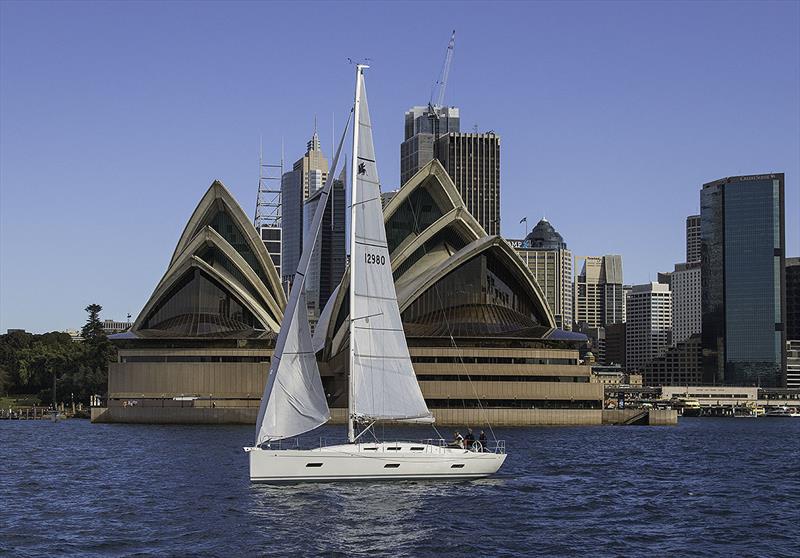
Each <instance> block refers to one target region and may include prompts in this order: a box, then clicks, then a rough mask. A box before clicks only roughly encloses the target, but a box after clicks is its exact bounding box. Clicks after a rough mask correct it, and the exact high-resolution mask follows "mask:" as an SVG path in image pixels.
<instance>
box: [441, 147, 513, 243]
mask: <svg viewBox="0 0 800 558" xmlns="http://www.w3.org/2000/svg"><path fill="white" fill-rule="evenodd" d="M437 146H438V147H437V149H438V153H439V154H438V159H439V160H440V161H441V163H442V165H444V168H445V169H447V174H449V175H450V178H451V179H452V180H453V183H454V184H455V185H456V189H458V192H459V194H461V199H462V200H464V205H465V206H466V207H467V210H469V212H470V213H472V216H473V217H475V219H477V220H478V223H480V224H481V226H482V227H483V229H484V230H485V231H486V232H487V233H488V234H490V235H491V234H500V136H499V135H497V134H495V133H494V132H487V133H482V134H478V133H474V134H466V133H456V132H452V133H449V134H447V135H445V136H442V137H441V138H439V141H438V142H437Z"/></svg>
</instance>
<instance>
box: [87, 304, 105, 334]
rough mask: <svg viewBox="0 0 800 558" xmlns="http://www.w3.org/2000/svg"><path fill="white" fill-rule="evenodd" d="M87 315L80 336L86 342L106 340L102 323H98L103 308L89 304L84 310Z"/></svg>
mask: <svg viewBox="0 0 800 558" xmlns="http://www.w3.org/2000/svg"><path fill="white" fill-rule="evenodd" d="M85 310H86V311H87V312H88V313H89V317H88V318H86V324H85V325H84V326H83V328H81V335H82V336H83V338H84V339H85V340H86V341H89V342H94V341H99V340H101V339H105V338H106V332H105V331H103V323H102V322H101V321H100V312H102V310H103V307H102V306H100V305H99V304H90V305H89V306H87V307H86V308H85Z"/></svg>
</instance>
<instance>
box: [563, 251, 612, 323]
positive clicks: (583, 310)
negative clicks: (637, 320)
mask: <svg viewBox="0 0 800 558" xmlns="http://www.w3.org/2000/svg"><path fill="white" fill-rule="evenodd" d="M579 262H582V266H581V272H580V274H578V275H577V276H576V277H575V284H574V289H573V305H572V308H573V315H574V322H575V323H576V324H582V323H583V324H587V325H588V326H589V327H601V326H606V325H609V324H616V323H621V322H624V321H625V318H624V302H623V301H624V293H623V287H622V256H616V255H611V256H577V257H576V258H575V269H576V270H577V269H578V265H579Z"/></svg>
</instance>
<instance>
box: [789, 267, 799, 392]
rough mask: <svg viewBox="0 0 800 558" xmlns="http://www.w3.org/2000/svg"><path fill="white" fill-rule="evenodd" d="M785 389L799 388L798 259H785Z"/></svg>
mask: <svg viewBox="0 0 800 558" xmlns="http://www.w3.org/2000/svg"><path fill="white" fill-rule="evenodd" d="M786 387H789V388H800V258H786Z"/></svg>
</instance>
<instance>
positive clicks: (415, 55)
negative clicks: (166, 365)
mask: <svg viewBox="0 0 800 558" xmlns="http://www.w3.org/2000/svg"><path fill="white" fill-rule="evenodd" d="M318 8H319V9H320V12H321V14H322V15H323V16H324V15H325V13H326V11H327V10H329V9H330V10H331V11H330V13H331V14H333V13H334V11H335V10H333V9H332V8H328V7H326V6H325V5H322V4H321V5H319V6H318ZM225 9H226V16H227V17H226V18H225V20H224V21H219V18H217V17H216V16H218V15H219V13H220V10H223V8H222V7H218V6H214V5H198V6H196V7H195V9H194V10H193V11H192V22H193V24H194V25H193V26H189V28H188V29H187V28H181V25H180V22H181V21H182V20H183V19H184V18H185V16H186V14H187V12H186V11H185V10H182V9H180V7H178V6H174V5H173V6H164V7H160V8H156V7H154V6H148V5H133V4H131V5H118V6H116V7H115V10H114V14H110V13H108V11H106V10H96V9H93V8H92V6H91V5H76V4H70V5H66V6H64V5H58V4H45V3H41V4H39V3H37V4H32V5H21V4H9V3H4V4H3V5H2V6H1V7H0V11H1V12H2V16H3V17H2V18H0V20H1V21H2V33H0V35H1V36H2V39H1V40H2V49H0V51H2V54H0V56H2V58H0V62H2V64H1V65H2V68H3V80H2V86H0V111H1V112H0V116H1V117H2V118H0V120H1V121H2V122H3V124H2V126H0V138H1V139H2V142H0V143H1V144H2V152H1V157H2V165H0V167H2V169H1V170H0V182H1V183H2V193H1V194H0V212H1V214H0V251H1V252H2V259H3V265H2V268H1V269H0V291H2V292H1V293H0V331H5V329H7V328H25V329H28V330H31V331H47V330H54V329H66V328H74V327H75V326H76V325H79V324H80V322H81V320H82V317H83V316H82V313H83V311H82V309H83V307H84V306H86V305H87V304H89V303H91V302H98V303H100V304H102V305H103V307H104V312H103V317H104V318H113V319H117V320H120V319H122V318H123V317H124V316H125V315H126V314H128V313H129V312H130V313H133V314H135V313H136V312H137V310H138V309H140V308H141V307H142V306H143V304H144V303H145V302H146V298H147V296H148V295H149V292H150V289H151V287H152V285H153V284H155V283H156V282H157V280H158V278H159V277H160V276H161V274H162V273H163V269H164V268H165V266H166V264H167V262H168V260H169V256H170V254H171V248H172V246H173V245H174V242H175V241H176V240H177V239H178V238H179V236H180V228H181V226H182V224H183V223H184V222H185V220H186V218H187V217H188V216H189V214H190V212H191V210H192V207H190V206H187V204H186V202H185V200H186V199H190V200H191V199H196V198H197V197H198V196H199V195H201V194H202V192H201V191H200V190H199V189H198V188H200V187H201V186H204V185H207V184H209V183H211V181H213V179H215V178H219V179H220V180H222V181H223V182H224V183H225V184H226V185H227V186H228V187H229V188H230V189H231V192H232V193H233V194H234V196H235V197H236V199H237V200H238V201H239V202H240V203H241V204H242V205H243V206H244V208H245V210H246V211H248V212H249V211H250V210H251V208H252V206H253V205H254V203H255V195H256V184H257V179H258V174H257V172H258V167H257V153H258V136H259V134H260V133H261V134H262V135H263V136H264V143H265V159H266V160H267V161H273V160H275V159H276V158H279V157H280V143H281V138H282V137H283V138H284V145H285V151H286V156H285V160H286V161H292V160H294V159H295V158H296V157H297V156H299V155H300V154H301V150H302V146H303V145H305V143H306V141H307V139H308V137H309V136H310V134H311V132H312V129H313V116H314V113H316V114H318V115H319V117H320V136H321V141H322V143H323V145H322V150H323V152H324V153H325V154H326V155H327V156H330V151H331V147H332V146H331V142H330V139H329V138H330V131H331V130H330V114H331V112H333V113H334V114H335V118H336V122H337V126H338V127H340V126H341V125H342V123H343V120H344V117H345V116H346V112H347V107H348V106H349V104H350V102H351V97H352V92H351V91H350V85H351V84H350V80H349V77H350V72H351V68H350V67H349V66H347V64H346V61H345V60H346V58H347V57H348V56H350V57H358V56H359V55H363V56H369V57H372V58H373V59H374V61H373V62H372V65H373V68H372V69H371V70H370V72H371V85H372V89H371V96H370V101H371V108H372V110H373V114H374V122H375V126H376V134H375V139H376V150H377V156H378V159H379V162H380V166H381V169H382V171H383V172H382V176H383V177H384V181H383V187H384V190H394V189H396V188H397V187H398V186H399V185H400V180H399V161H398V156H397V153H398V149H399V145H400V143H401V142H402V139H403V118H404V112H405V111H406V110H408V107H410V106H414V105H419V104H421V103H424V102H425V101H426V100H427V98H428V94H429V92H430V87H431V85H432V83H433V81H434V80H435V79H436V77H437V73H438V69H439V66H440V64H441V60H442V59H443V57H444V51H445V46H446V43H447V38H448V34H449V27H450V25H449V24H448V25H447V26H443V27H442V28H441V29H439V30H437V31H436V32H430V31H426V32H424V33H422V32H420V34H419V39H418V40H417V41H407V35H408V33H413V32H417V29H416V27H415V26H413V25H411V24H409V25H408V26H406V27H401V26H399V24H395V25H394V26H389V27H387V28H382V29H381V30H380V33H379V32H378V31H377V30H376V27H377V26H379V24H381V23H385V22H386V21H389V20H390V18H392V17H393V14H397V13H400V12H401V11H402V6H399V5H390V6H387V7H385V8H382V9H376V8H372V7H367V6H365V7H364V9H363V10H361V11H362V12H363V15H364V17H365V18H367V19H368V20H369V21H372V22H374V23H375V24H376V25H372V26H368V27H370V28H371V30H370V31H369V32H367V33H366V34H365V35H364V36H363V37H362V40H363V42H361V43H357V42H355V40H354V39H352V38H350V37H339V35H341V34H335V35H334V34H331V31H330V30H326V31H324V32H323V31H322V30H325V29H327V26H329V25H330V24H331V20H330V18H328V17H320V18H319V19H320V20H321V21H320V22H314V21H312V22H310V23H309V25H310V29H309V35H310V36H318V37H319V40H318V41H310V43H311V44H301V43H302V41H296V40H295V43H296V45H295V46H296V47H297V49H296V50H297V52H289V51H287V50H286V49H282V48H274V47H275V46H276V45H278V46H279V45H280V44H281V41H283V42H284V43H285V44H289V43H290V35H288V34H287V32H285V31H283V30H281V29H277V27H279V26H277V25H275V27H276V28H275V29H272V30H273V31H275V33H273V35H274V36H275V39H269V38H268V37H267V36H266V35H268V34H267V33H265V36H264V37H262V36H260V35H257V32H263V29H262V28H261V26H260V24H259V22H258V20H259V18H261V19H262V20H264V19H267V20H269V21H270V22H271V23H274V22H276V21H278V20H282V19H290V18H291V17H292V14H295V13H296V12H298V11H301V10H300V9H299V8H296V7H291V6H286V5H277V6H276V5H236V6H234V7H233V9H228V8H225ZM509 10H510V11H516V12H518V15H519V17H518V18H513V17H511V18H509V17H508V14H507V13H506V14H505V15H504V17H503V18H500V17H499V16H494V15H492V14H486V13H484V12H483V11H482V10H480V9H476V7H474V6H460V7H459V10H458V13H454V14H452V16H453V17H452V19H453V22H452V27H455V28H456V29H457V30H458V39H457V43H456V47H455V56H454V61H453V68H452V71H451V74H450V84H449V86H448V92H447V96H446V98H445V103H446V104H448V105H450V104H452V105H454V106H458V107H459V108H460V110H461V119H462V121H463V122H462V129H464V130H471V129H472V127H473V125H478V127H479V129H480V130H488V129H493V130H495V131H496V132H497V133H498V134H500V135H501V136H502V138H503V159H502V165H501V183H502V191H501V219H502V221H501V232H502V234H503V235H504V236H505V237H508V238H520V237H521V236H523V231H522V225H518V224H517V223H518V222H519V221H520V219H521V218H523V217H528V220H529V221H530V222H532V223H533V222H536V221H537V220H538V219H539V217H542V216H546V217H547V218H548V219H549V220H551V221H552V222H553V223H554V225H555V226H556V228H557V229H558V230H559V232H561V233H562V234H563V236H564V238H565V240H566V241H567V242H568V243H569V245H570V247H571V248H572V249H573V251H574V252H575V253H580V254H621V255H622V256H623V261H624V262H625V279H626V283H630V284H640V283H646V282H648V280H651V279H655V277H656V273H657V272H658V271H659V270H665V269H671V268H672V265H673V264H674V263H675V262H681V261H683V260H684V259H685V257H684V256H683V254H684V253H685V237H684V227H683V225H684V222H685V219H686V217H687V216H689V215H693V214H697V213H699V210H700V207H699V206H700V203H699V200H700V189H701V187H702V184H703V183H705V182H708V181H710V180H714V179H716V178H719V177H721V176H735V175H750V174H762V173H771V172H781V173H785V174H786V187H785V188H786V190H785V192H786V255H787V257H792V256H797V255H798V252H799V251H800V250H799V249H798V237H799V236H800V234H799V233H798V219H797V216H798V211H797V208H798V205H800V204H799V202H798V188H797V185H798V176H800V157H799V156H798V155H797V153H798V152H800V143H799V142H800V140H798V139H797V136H798V119H799V118H800V112H799V109H798V104H800V103H798V99H799V98H800V86H799V83H798V82H800V79H798V69H797V68H798V65H799V64H798V62H800V60H799V56H798V52H797V51H798V49H797V48H796V47H797V44H798V31H797V27H798V25H797V23H798V21H800V10H799V9H798V7H797V5H791V4H790V5H785V4H766V5H764V4H760V5H759V7H756V5H755V4H752V5H750V4H736V5H730V4H725V5H721V6H714V5H710V4H698V5H694V6H691V7H685V6H684V7H682V8H681V9H677V8H672V7H670V6H668V5H665V4H649V5H648V6H647V8H645V7H643V6H641V5H626V7H625V9H623V8H622V7H621V5H618V4H617V5H615V4H603V5H600V6H592V5H591V4H584V5H581V6H556V5H550V4H536V5H527V6H525V5H523V6H515V5H513V4H510V5H508V10H506V12H508V11H509ZM343 11H344V12H346V13H347V12H349V11H350V10H343ZM384 12H386V15H382V14H383V13H384ZM156 13H157V14H158V17H156V15H155V14H156ZM523 16H526V17H523ZM116 17H125V18H128V19H130V20H131V21H132V23H134V24H132V25H130V26H128V27H127V29H137V28H138V29H140V28H144V27H147V28H148V29H149V31H148V33H149V35H147V36H146V37H143V38H142V37H139V36H138V32H137V33H134V32H133V31H126V30H123V31H122V35H117V30H115V28H114V21H115V19H116ZM337 17H342V18H344V17H345V16H344V15H341V14H340V15H338V16H337ZM140 19H141V20H142V24H141V25H137V24H135V22H136V21H138V20H140ZM395 19H398V18H395ZM515 19H518V20H519V22H518V23H517V22H514V20H515ZM250 20H252V21H250ZM153 21H157V22H158V23H157V24H155V26H153V24H152V22H153ZM547 21H551V22H552V21H565V22H569V24H570V30H571V31H572V33H571V34H570V37H569V40H568V41H564V40H563V39H562V38H561V37H560V33H559V32H557V31H556V30H550V29H548V25H547V24H546V22H547ZM65 22H67V23H68V25H64V23H65ZM145 22H147V23H146V24H145ZM598 22H599V26H598ZM678 22H680V27H681V32H682V39H681V41H680V42H678V41H675V40H674V35H673V34H668V36H660V35H659V34H658V33H655V32H653V26H656V28H657V29H659V30H664V29H667V28H669V27H673V28H677V27H676V26H677V25H678ZM333 23H336V20H335V19H334V21H333ZM503 23H505V24H507V25H511V28H510V29H508V30H507V32H506V31H503V29H504V28H503V26H502V25H501V24H503ZM527 24H530V25H531V26H532V27H533V30H532V31H533V32H531V33H530V36H529V35H527V33H526V34H525V35H524V36H523V35H521V33H522V29H523V28H524V27H525V25H527ZM745 24H746V25H747V28H748V29H749V30H750V31H751V33H749V34H740V35H739V36H737V41H736V42H735V43H734V44H731V43H726V44H725V45H722V44H719V43H717V42H715V41H714V40H713V34H709V33H707V30H708V29H709V28H710V27H711V26H712V25H715V26H719V27H720V28H727V27H736V26H741V25H745ZM332 27H333V28H335V27H336V25H333V26H332ZM365 27H367V26H365ZM551 27H557V26H551ZM211 29H213V30H214V32H215V33H214V39H213V40H211V39H208V38H207V37H208V36H209V33H208V32H209V31H210V30H211ZM237 29H239V30H242V29H243V30H245V31H246V32H244V33H238V34H237V33H234V31H236V30H237ZM112 30H113V33H112ZM316 30H320V33H319V34H317V33H314V31H316ZM501 31H503V32H502V33H501ZM126 33H130V36H128V35H126ZM515 33H516V35H515ZM487 34H488V35H489V36H496V37H497V41H495V42H494V43H492V44H489V45H487V43H486V41H485V37H486V36H487ZM615 34H621V35H623V36H624V40H623V39H622V38H620V39H613V38H611V36H612V35H615ZM74 36H81V41H80V42H74V41H72V40H71V37H74ZM220 36H221V37H222V38H219V37H220ZM232 37H235V38H236V41H233V39H232ZM556 37H558V38H560V39H562V40H561V41H560V42H559V41H556V40H554V39H555V38H556ZM333 38H336V39H337V40H339V41H340V43H337V44H336V45H334V47H332V48H326V49H325V52H324V54H323V55H320V54H319V53H318V54H317V66H320V68H321V69H320V72H315V73H313V74H310V75H308V76H305V75H302V73H301V72H299V71H295V70H293V65H294V64H295V63H298V64H299V63H300V61H302V60H304V59H305V58H307V57H308V56H309V53H310V52H312V51H321V50H322V49H321V48H320V46H321V45H323V44H325V45H327V44H328V43H329V42H330V40H331V39H333ZM145 39H146V40H145ZM381 39H382V40H381ZM404 39H406V40H404ZM237 41H240V42H237ZM240 43H241V44H240ZM411 43H414V44H411ZM398 44H403V45H404V48H406V47H407V50H408V51H410V52H408V51H404V52H402V53H394V50H401V49H395V47H396V46H397V45H398ZM552 44H557V45H558V48H555V47H552V48H551V46H550V45H552ZM630 44H636V45H638V46H639V47H641V48H639V49H638V50H636V49H634V51H631V50H630ZM187 45H188V46H187ZM589 45H598V46H597V47H596V48H594V49H589V48H588V46H589ZM54 47H57V48H54ZM645 47H646V48H645ZM481 49H484V50H485V52H482V50H481ZM519 49H525V50H524V52H525V54H526V55H528V58H527V59H525V60H523V61H522V62H517V63H515V64H507V63H505V62H504V63H502V64H499V65H498V64H497V60H501V61H502V60H504V59H507V60H516V58H517V55H518V53H519ZM103 51H105V52H103ZM698 52H699V53H702V54H703V56H699V57H698V56H694V55H695V54H697V53H698ZM254 58H255V59H256V61H258V59H260V60H261V61H262V67H263V68H266V69H267V70H268V69H269V68H270V67H271V66H270V65H271V64H273V65H275V66H276V69H275V72H276V74H278V75H280V74H283V75H286V77H288V78H291V79H281V80H279V81H280V83H281V84H282V87H281V88H278V89H277V90H275V89H274V88H273V90H272V91H266V87H267V85H268V84H270V83H271V81H274V80H271V79H269V72H268V71H267V70H263V71H262V70H259V69H258V68H257V69H256V70H254V69H253V66H254V64H253V62H254ZM278 62H280V63H279V64H278ZM33 68H35V71H33V70H32V69H33ZM486 75H491V76H493V79H491V80H486V79H485V78H484V76H486ZM756 75H757V76H767V75H769V76H770V77H771V79H770V80H766V79H764V80H763V81H762V80H747V79H742V78H745V77H747V76H756ZM312 78H313V79H312ZM601 78H602V82H601V81H600V80H601ZM758 81H761V83H758V84H757V83H755V82H758ZM320 83H322V84H323V85H324V87H320ZM680 83H683V84H684V85H683V86H680V85H676V84H680ZM719 83H729V84H731V85H732V87H726V88H724V89H719V91H720V93H722V91H724V94H718V95H715V94H713V91H715V89H713V87H712V85H716V86H717V87H718V84H719ZM155 84H158V86H156V85H155ZM586 84H589V85H590V87H588V88H584V87H581V85H586ZM733 86H735V87H733ZM54 90H57V91H58V94H54V93H53V91H54ZM710 92H711V94H709V93H710ZM523 101H524V103H523ZM301 107H304V108H303V110H300V108H301ZM506 107H514V108H513V109H511V110H509V109H507V108H506ZM520 107H521V108H520ZM765 125H766V126H767V127H768V128H769V129H770V134H763V130H764V126H765ZM339 129H340V128H337V132H338V131H339ZM287 167H288V165H287ZM198 185H201V186H198ZM157 194H158V195H157ZM600 196H602V200H603V201H605V202H607V203H604V204H598V203H597V202H598V201H599V197H600ZM657 196H662V197H663V202H662V200H661V199H659V200H658V204H657V205H653V201H652V200H653V199H657ZM149 199H159V203H158V204H157V205H155V206H154V205H145V204H144V203H145V202H144V200H149ZM598 206H600V207H608V209H609V211H612V212H613V213H612V214H611V215H609V214H605V213H599V212H595V211H593V209H594V208H596V207H598ZM647 208H656V209H657V211H643V209H647ZM54 221H56V222H58V226H59V232H60V235H59V237H58V241H54V237H53V235H52V230H53V229H52V226H53V222H54ZM597 231H600V232H601V234H597ZM654 248H655V249H654ZM38 261H47V262H49V264H50V265H51V266H52V267H53V268H55V269H56V270H57V272H53V273H49V274H48V273H42V272H41V271H40V270H41V268H40V267H37V266H35V265H34V262H38ZM578 271H579V270H576V273H577V272H578ZM54 278H57V279H58V280H57V281H54V280H53V279H54ZM12 294H13V296H12Z"/></svg>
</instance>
